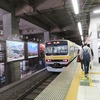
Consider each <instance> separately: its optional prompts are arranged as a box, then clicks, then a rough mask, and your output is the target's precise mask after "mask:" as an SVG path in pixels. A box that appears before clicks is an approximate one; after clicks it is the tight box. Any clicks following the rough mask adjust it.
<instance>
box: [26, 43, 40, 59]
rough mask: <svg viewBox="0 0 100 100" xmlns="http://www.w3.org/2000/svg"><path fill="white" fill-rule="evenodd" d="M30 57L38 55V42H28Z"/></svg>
mask: <svg viewBox="0 0 100 100" xmlns="http://www.w3.org/2000/svg"><path fill="white" fill-rule="evenodd" d="M27 47H28V58H33V57H38V43H35V42H28V44H27Z"/></svg>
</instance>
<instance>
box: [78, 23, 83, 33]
mask: <svg viewBox="0 0 100 100" xmlns="http://www.w3.org/2000/svg"><path fill="white" fill-rule="evenodd" d="M78 29H79V33H80V35H83V33H82V25H81V23H80V22H78Z"/></svg>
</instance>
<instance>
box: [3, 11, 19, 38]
mask: <svg viewBox="0 0 100 100" xmlns="http://www.w3.org/2000/svg"><path fill="white" fill-rule="evenodd" d="M18 22H19V19H18V18H17V17H15V16H14V15H13V14H11V13H9V14H5V15H4V16H3V32H4V40H7V39H12V37H14V36H18V35H19V25H18Z"/></svg>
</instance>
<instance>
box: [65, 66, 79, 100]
mask: <svg viewBox="0 0 100 100" xmlns="http://www.w3.org/2000/svg"><path fill="white" fill-rule="evenodd" d="M80 72H81V71H80V66H79V67H77V70H76V74H75V76H74V78H73V81H72V83H71V86H70V89H69V91H68V94H67V96H66V99H65V100H76V99H77V93H78V87H79V84H80V77H81V73H80Z"/></svg>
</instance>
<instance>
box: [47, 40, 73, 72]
mask: <svg viewBox="0 0 100 100" xmlns="http://www.w3.org/2000/svg"><path fill="white" fill-rule="evenodd" d="M45 47H46V53H45V62H46V67H47V70H48V71H51V72H61V71H62V70H63V67H66V66H67V64H68V62H69V61H70V60H71V58H72V56H73V54H71V53H72V52H71V51H72V50H70V48H72V43H71V42H70V41H68V40H63V41H50V42H47V43H46V45H45Z"/></svg>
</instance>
